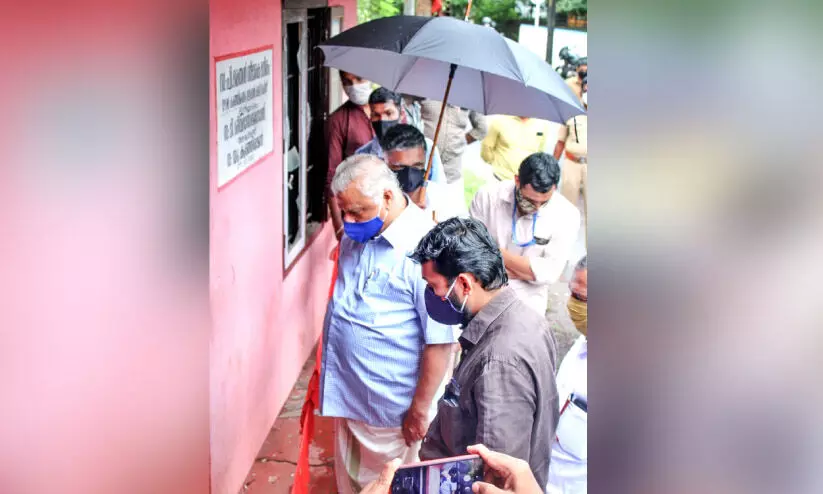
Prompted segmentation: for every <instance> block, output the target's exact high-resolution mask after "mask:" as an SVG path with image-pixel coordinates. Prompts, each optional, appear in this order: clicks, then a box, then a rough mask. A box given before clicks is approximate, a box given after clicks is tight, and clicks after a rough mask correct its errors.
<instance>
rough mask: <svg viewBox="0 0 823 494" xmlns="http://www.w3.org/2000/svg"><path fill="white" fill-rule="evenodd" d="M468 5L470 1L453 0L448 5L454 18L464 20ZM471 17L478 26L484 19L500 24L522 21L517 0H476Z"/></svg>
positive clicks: (473, 3)
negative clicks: (509, 21)
mask: <svg viewBox="0 0 823 494" xmlns="http://www.w3.org/2000/svg"><path fill="white" fill-rule="evenodd" d="M467 5H468V0H452V1H451V2H449V3H448V9H449V11H450V12H451V14H452V15H453V16H454V17H457V18H463V16H464V15H465V14H466V6H467ZM470 17H471V18H472V20H473V21H474V22H475V23H477V24H480V23H482V22H483V18H484V17H489V18H491V19H492V20H494V21H495V22H498V23H499V22H505V21H508V20H518V19H520V15H519V14H518V12H517V1H516V0H475V1H473V2H472V11H471V12H470Z"/></svg>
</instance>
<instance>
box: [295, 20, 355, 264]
mask: <svg viewBox="0 0 823 494" xmlns="http://www.w3.org/2000/svg"><path fill="white" fill-rule="evenodd" d="M318 8H327V9H328V14H327V15H329V17H328V29H329V33H330V34H329V36H330V37H331V36H334V35H336V34H339V33H340V32H342V31H343V30H345V9H344V8H343V7H340V6H335V7H325V6H323V7H320V6H318ZM282 12H283V19H282V29H283V32H282V42H283V46H282V50H283V60H282V64H281V66H282V83H283V86H282V89H281V93H282V96H283V103H282V104H283V109H282V117H281V118H282V119H283V120H282V122H285V121H286V120H287V119H288V114H289V109H290V108H289V106H288V105H289V101H288V44H287V43H288V40H287V36H288V33H287V26H288V24H292V23H295V22H298V23H300V26H301V35H300V42H301V43H308V42H309V39H310V37H309V17H310V16H309V11H308V9H307V8H293V9H283V11H282ZM335 24H337V25H335ZM300 64H301V66H302V69H301V70H300V98H299V101H300V108H299V112H298V113H299V118H298V120H299V124H300V149H301V150H302V152H301V153H300V198H301V199H300V203H301V213H300V214H299V215H298V218H299V219H298V221H299V222H300V226H299V231H300V233H299V236H300V240H298V241H297V242H295V244H294V245H293V246H291V248H289V243H288V240H289V237H288V228H289V223H288V220H289V219H288V216H289V209H288V208H289V195H288V192H289V191H288V176H289V173H288V149H287V148H286V146H287V143H288V139H289V138H290V137H289V136H287V135H286V132H285V126H284V127H283V278H284V279H285V277H286V276H288V274H289V273H290V272H291V270H292V268H294V267H295V266H296V265H297V263H298V262H299V261H300V258H301V257H302V256H303V254H304V253H305V252H306V251H307V250H308V249H309V248H310V247H311V246H312V244H313V243H314V241H315V240H316V239H317V237H319V236H320V235H321V234H322V232H323V230H324V229H325V225H326V223H327V222H329V218H328V217H326V218H325V219H323V220H322V221H321V222H320V226H319V227H318V228H316V229H315V230H314V231H312V232H311V233H309V231H308V227H309V222H308V211H307V208H308V202H309V201H308V194H309V193H310V191H309V190H308V185H309V184H308V171H309V163H308V159H309V149H308V145H309V127H308V122H309V103H308V94H309V87H308V84H309V77H308V50H304V52H303V53H302V56H301V59H300ZM321 69H322V70H327V71H330V73H329V77H328V78H327V79H326V80H328V87H327V88H326V91H327V95H328V98H327V99H328V108H324V109H323V110H324V112H323V113H324V116H325V118H328V116H329V115H331V113H332V112H333V111H334V110H336V109H337V108H338V107H339V105H340V104H342V102H343V101H344V100H343V92H342V88H341V86H340V85H339V84H337V86H335V81H339V74H338V71H337V70H335V69H330V68H328V67H321ZM332 72H333V74H332ZM335 76H336V77H335ZM335 87H336V89H335ZM335 91H337V93H339V94H337V93H335ZM335 95H337V98H335ZM335 102H337V104H336V105H335ZM289 125H290V126H291V125H293V123H292V122H289ZM321 193H324V192H321Z"/></svg>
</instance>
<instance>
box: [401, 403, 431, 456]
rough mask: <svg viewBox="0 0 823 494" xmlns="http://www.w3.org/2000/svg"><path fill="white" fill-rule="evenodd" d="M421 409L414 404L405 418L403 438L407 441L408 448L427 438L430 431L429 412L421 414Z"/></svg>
mask: <svg viewBox="0 0 823 494" xmlns="http://www.w3.org/2000/svg"><path fill="white" fill-rule="evenodd" d="M419 409H420V407H418V406H415V405H414V403H412V406H411V408H409V411H408V412H406V416H405V417H404V418H403V438H404V439H405V440H406V446H411V445H412V444H414V443H416V442H417V441H420V440H421V439H423V438H424V437H426V432H427V431H428V429H429V420H428V419H429V414H428V411H424V412H421V411H420V410H419Z"/></svg>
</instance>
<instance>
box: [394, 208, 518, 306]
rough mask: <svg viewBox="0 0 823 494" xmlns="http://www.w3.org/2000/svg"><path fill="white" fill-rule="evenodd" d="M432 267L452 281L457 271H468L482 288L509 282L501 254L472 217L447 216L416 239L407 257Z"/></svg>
mask: <svg viewBox="0 0 823 494" xmlns="http://www.w3.org/2000/svg"><path fill="white" fill-rule="evenodd" d="M409 257H410V258H411V259H412V260H414V261H417V262H419V263H420V264H423V263H424V262H428V261H434V269H435V271H437V272H438V273H440V274H441V275H443V276H445V277H446V279H448V280H449V283H452V282H453V281H454V280H455V279H456V278H457V275H459V274H460V273H471V274H472V275H474V277H475V278H477V280H478V281H479V282H480V286H481V287H482V288H483V289H484V290H496V289H498V288H501V287H503V286H504V285H505V284H506V283H508V282H509V276H508V274H506V267H505V265H504V264H503V255H502V254H501V253H500V248H499V247H498V245H497V242H495V241H494V239H493V238H492V236H491V235H490V234H489V231H488V230H487V229H486V226H485V225H483V223H481V222H479V221H478V220H476V219H474V218H451V219H448V220H446V221H444V222H442V223H438V224H437V225H435V227H434V228H432V229H431V231H429V233H427V234H426V236H425V237H423V239H422V240H420V243H418V244H417V248H416V249H415V250H414V252H413V253H412V254H411V255H410V256H409Z"/></svg>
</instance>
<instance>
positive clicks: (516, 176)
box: [514, 175, 520, 187]
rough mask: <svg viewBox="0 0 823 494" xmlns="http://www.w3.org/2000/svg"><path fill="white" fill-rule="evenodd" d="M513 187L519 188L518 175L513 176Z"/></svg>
mask: <svg viewBox="0 0 823 494" xmlns="http://www.w3.org/2000/svg"><path fill="white" fill-rule="evenodd" d="M514 185H516V186H518V187H520V175H515V176H514Z"/></svg>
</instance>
